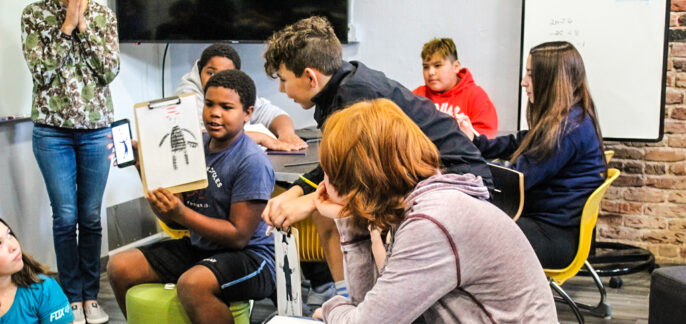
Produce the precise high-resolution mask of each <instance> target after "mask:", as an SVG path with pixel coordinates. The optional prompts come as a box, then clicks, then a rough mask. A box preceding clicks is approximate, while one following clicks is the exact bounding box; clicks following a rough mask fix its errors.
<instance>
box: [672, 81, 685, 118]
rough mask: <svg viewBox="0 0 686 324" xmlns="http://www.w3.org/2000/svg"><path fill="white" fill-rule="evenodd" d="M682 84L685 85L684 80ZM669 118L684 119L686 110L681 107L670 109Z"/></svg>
mask: <svg viewBox="0 0 686 324" xmlns="http://www.w3.org/2000/svg"><path fill="white" fill-rule="evenodd" d="M684 84H686V80H684ZM670 116H671V117H672V118H673V119H686V108H684V107H683V106H678V107H674V108H672V111H671V114H670Z"/></svg>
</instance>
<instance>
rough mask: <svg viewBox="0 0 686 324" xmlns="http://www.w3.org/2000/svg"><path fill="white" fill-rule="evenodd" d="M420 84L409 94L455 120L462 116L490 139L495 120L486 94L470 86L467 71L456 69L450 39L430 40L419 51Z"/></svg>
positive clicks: (474, 85)
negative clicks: (421, 82)
mask: <svg viewBox="0 0 686 324" xmlns="http://www.w3.org/2000/svg"><path fill="white" fill-rule="evenodd" d="M422 61H423V62H422V70H423V71H424V82H425V83H426V85H423V86H420V87H418V88H417V89H415V90H414V91H413V93H414V94H416V95H419V96H423V97H426V98H429V99H430V100H431V101H433V102H434V103H435V104H436V109H438V110H439V111H441V112H444V113H446V114H448V115H450V116H453V117H454V118H455V119H457V116H458V115H459V114H465V115H467V116H468V117H469V119H470V120H471V122H472V125H473V127H474V129H475V130H476V131H477V132H479V133H480V134H484V135H486V136H487V137H489V138H493V137H495V135H496V131H497V130H498V116H497V114H496V111H495V107H494V106H493V103H492V102H491V99H490V98H488V95H487V94H486V92H485V91H484V90H483V89H482V88H481V87H479V86H478V85H476V83H474V79H473V78H472V74H471V73H470V72H469V70H468V69H467V68H460V67H461V65H460V61H459V60H458V59H457V50H456V48H455V43H453V40H452V39H450V38H440V39H433V40H431V41H430V42H428V43H426V44H424V48H423V49H422Z"/></svg>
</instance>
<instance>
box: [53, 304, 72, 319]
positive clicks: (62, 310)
mask: <svg viewBox="0 0 686 324" xmlns="http://www.w3.org/2000/svg"><path fill="white" fill-rule="evenodd" d="M69 308H70V307H69V305H67V306H64V307H63V308H60V309H58V310H56V311H54V312H52V313H50V322H53V321H56V320H58V319H60V318H62V317H64V316H65V315H67V313H68V312H69Z"/></svg>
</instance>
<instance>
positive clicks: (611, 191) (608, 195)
mask: <svg viewBox="0 0 686 324" xmlns="http://www.w3.org/2000/svg"><path fill="white" fill-rule="evenodd" d="M623 195H624V188H618V187H615V186H610V188H607V191H606V192H605V199H621V198H622V196H623Z"/></svg>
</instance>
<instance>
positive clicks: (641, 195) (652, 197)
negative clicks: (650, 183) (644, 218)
mask: <svg viewBox="0 0 686 324" xmlns="http://www.w3.org/2000/svg"><path fill="white" fill-rule="evenodd" d="M624 199H626V200H629V201H641V202H663V201H665V192H664V191H663V190H659V189H654V188H628V189H627V190H626V191H625V192H624Z"/></svg>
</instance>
